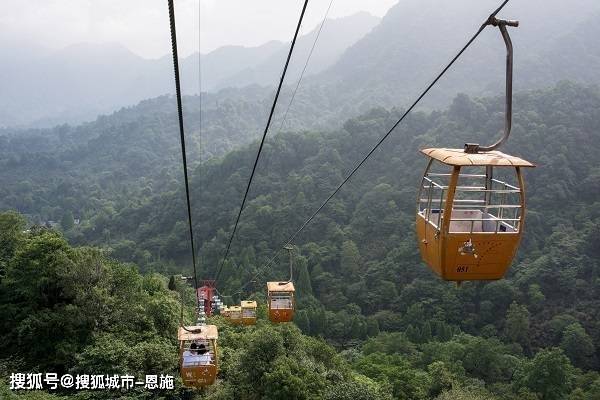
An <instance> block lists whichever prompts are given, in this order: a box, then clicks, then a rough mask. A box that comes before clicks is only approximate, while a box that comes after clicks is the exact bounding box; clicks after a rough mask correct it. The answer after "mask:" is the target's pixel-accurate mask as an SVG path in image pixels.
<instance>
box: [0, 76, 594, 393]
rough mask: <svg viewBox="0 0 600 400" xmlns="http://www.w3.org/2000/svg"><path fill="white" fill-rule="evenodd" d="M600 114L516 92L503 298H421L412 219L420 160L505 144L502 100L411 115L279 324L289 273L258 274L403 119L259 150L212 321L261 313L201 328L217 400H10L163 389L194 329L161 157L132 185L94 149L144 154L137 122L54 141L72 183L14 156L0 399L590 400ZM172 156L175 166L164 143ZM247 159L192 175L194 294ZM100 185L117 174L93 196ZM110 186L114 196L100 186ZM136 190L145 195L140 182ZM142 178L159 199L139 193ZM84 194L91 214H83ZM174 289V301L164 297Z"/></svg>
mask: <svg viewBox="0 0 600 400" xmlns="http://www.w3.org/2000/svg"><path fill="white" fill-rule="evenodd" d="M157 101H160V100H157ZM599 107H600V91H599V90H598V88H597V87H585V86H581V85H577V84H573V83H569V82H563V83H560V84H559V85H557V86H556V87H554V88H551V89H544V90H537V91H529V92H520V93H518V94H516V96H515V115H514V130H513V134H512V137H511V139H510V141H509V144H508V146H507V148H506V150H505V151H506V152H508V153H511V154H515V155H519V156H523V157H525V158H527V159H529V160H530V161H532V162H534V163H536V164H537V165H538V168H536V169H535V170H533V171H530V172H528V173H527V175H526V180H527V203H528V212H527V221H526V235H525V238H524V240H523V243H522V246H521V249H520V251H519V253H518V257H517V260H515V262H514V263H513V267H512V269H511V271H510V273H509V276H508V278H507V279H505V280H501V281H497V282H489V283H465V284H463V285H462V286H461V287H455V286H454V285H451V284H448V283H444V282H441V281H439V280H438V279H437V278H435V277H434V276H433V275H432V273H431V272H430V271H429V270H427V269H426V268H425V267H424V266H423V264H422V263H421V262H420V259H419V255H418V249H417V246H416V244H415V234H414V209H415V197H416V186H417V185H418V181H419V179H420V175H421V174H422V170H423V169H424V167H425V159H424V157H423V156H421V155H419V154H418V152H417V150H418V149H419V148H423V147H427V146H432V145H434V146H450V147H461V146H462V144H463V143H464V142H471V141H480V142H481V143H487V142H489V141H491V140H492V139H493V138H494V137H495V135H497V134H498V132H499V131H500V130H501V128H502V124H503V113H502V109H503V98H501V97H495V98H470V97H468V96H466V95H459V96H457V97H456V98H455V99H454V100H453V102H452V104H451V105H450V107H449V108H448V109H447V110H445V111H433V112H424V111H422V112H418V113H415V114H412V115H411V116H410V117H409V118H408V119H407V120H406V121H405V122H406V123H405V124H403V125H401V126H400V127H399V128H398V130H397V131H396V132H395V133H394V134H393V136H391V137H390V139H389V141H388V142H387V143H386V145H385V146H384V147H383V148H382V149H380V150H379V151H378V152H377V153H376V154H375V157H373V158H372V159H371V160H369V162H368V163H367V164H366V165H365V167H364V168H363V169H361V171H360V172H359V173H358V174H357V175H356V176H355V177H354V178H353V179H352V181H351V182H350V183H349V185H348V186H347V187H345V188H344V189H343V190H342V191H341V192H340V193H339V195H338V196H336V197H335V198H334V200H333V201H332V203H331V204H330V205H329V206H328V207H327V208H326V209H325V210H324V212H323V213H321V214H319V216H318V217H317V218H316V219H315V221H314V222H313V223H312V224H311V225H309V227H308V228H307V229H306V230H305V231H304V232H303V233H302V235H301V236H300V237H299V238H298V240H297V241H296V242H295V244H296V246H297V247H296V249H297V251H296V253H295V255H294V265H295V276H296V287H297V290H298V312H297V315H296V317H295V321H294V324H293V325H290V326H273V325H271V324H269V323H267V322H265V310H264V301H265V294H264V288H263V286H264V281H265V280H267V279H283V278H284V277H285V276H286V274H287V272H286V269H287V260H286V259H278V260H277V262H276V263H275V265H274V266H273V268H271V269H268V270H266V269H263V266H264V264H265V262H266V261H267V259H268V258H269V257H270V256H271V255H272V254H273V251H275V250H276V249H277V247H278V246H279V245H280V244H281V243H282V241H283V240H284V239H285V238H287V236H288V235H289V234H290V233H292V232H293V231H294V230H295V229H296V228H297V227H298V226H299V225H300V224H301V223H302V222H303V221H304V220H305V219H306V217H307V216H309V215H310V214H311V213H312V211H313V210H314V209H315V207H316V206H318V205H319V204H320V203H321V201H322V200H323V199H324V198H325V197H326V196H327V195H328V194H329V193H330V191H331V190H332V189H333V188H335V186H336V185H337V184H338V183H339V182H340V181H341V179H342V178H343V176H344V175H345V174H346V173H347V172H348V171H349V170H350V169H351V168H352V166H353V165H354V164H355V163H356V162H357V161H358V160H360V158H361V156H362V155H363V153H364V151H365V149H366V148H368V147H370V145H372V143H374V142H375V141H376V140H377V139H378V138H379V137H380V135H382V134H383V133H384V132H385V131H386V130H387V129H388V128H389V126H391V124H393V122H394V121H395V120H396V118H397V116H398V115H399V114H400V113H401V111H402V110H399V109H393V110H385V109H381V108H379V109H373V110H371V111H370V112H368V113H366V114H363V115H361V116H359V117H356V118H353V119H350V120H348V121H346V122H345V123H344V125H343V127H342V128H340V129H337V130H335V131H324V132H319V131H300V132H293V131H288V132H284V133H281V134H278V135H275V136H273V137H270V138H269V140H268V142H267V145H266V148H265V153H264V157H263V159H262V161H261V163H260V164H259V173H258V176H257V178H256V180H255V185H254V186H253V188H252V190H251V194H250V201H249V203H248V206H247V209H246V210H245V211H244V214H243V218H242V222H241V225H240V229H239V233H238V235H237V237H236V240H235V242H234V246H233V248H232V250H233V251H232V257H231V258H230V260H229V261H228V262H227V263H226V264H225V268H224V271H223V275H222V279H221V282H220V283H219V290H220V292H222V294H224V295H225V297H224V300H225V302H226V303H229V304H232V303H234V302H237V301H239V300H240V299H242V298H253V299H256V300H258V301H259V304H261V311H260V315H261V318H260V320H261V322H260V323H259V324H258V325H257V326H256V327H246V328H243V327H231V326H229V325H228V324H227V323H226V322H225V321H224V320H221V319H220V317H216V318H215V321H216V323H217V324H218V326H219V328H220V330H221V338H220V341H219V343H220V345H221V346H222V368H221V373H220V376H219V381H218V383H217V385H215V386H214V387H212V388H210V389H209V390H207V391H206V392H203V393H193V392H190V391H186V390H185V389H183V388H181V387H180V386H179V384H177V387H176V389H175V390H174V391H162V392H156V393H149V392H147V391H142V390H138V391H135V392H129V393H125V392H121V393H110V392H87V391H82V392H77V393H75V392H68V391H67V392H59V393H53V394H44V393H41V392H36V393H16V394H15V393H11V392H10V391H9V390H8V386H7V385H8V380H7V378H5V377H8V376H9V375H10V373H12V372H15V371H18V372H36V371H42V370H44V371H55V372H58V373H92V372H96V371H101V372H102V373H107V374H110V373H115V372H117V371H119V372H122V371H127V372H129V373H132V374H138V375H139V374H149V373H157V372H159V373H171V374H174V375H177V343H176V342H175V340H174V339H175V336H174V335H175V330H176V327H177V325H178V323H179V312H180V310H181V308H182V307H183V309H184V314H185V318H186V319H187V320H189V321H191V319H192V318H193V317H192V314H193V308H192V307H193V293H192V290H191V288H190V286H189V285H186V284H185V283H183V281H181V280H180V279H178V277H179V275H181V274H183V275H189V274H190V269H191V266H190V257H189V254H190V253H189V242H188V241H187V227H186V224H185V207H184V197H183V192H182V187H181V177H180V176H178V174H177V170H175V169H169V168H167V171H165V172H164V175H163V176H161V175H160V174H158V173H157V169H156V168H154V167H155V166H154V165H153V164H155V163H157V162H158V160H161V157H162V155H163V154H164V153H163V152H162V150H164V148H165V143H164V142H160V141H155V140H148V141H147V142H144V143H143V145H144V146H146V147H145V151H146V152H147V158H148V161H149V163H148V164H147V168H144V167H141V168H140V169H139V170H136V169H133V168H132V167H133V166H134V165H135V162H132V163H131V164H127V160H128V156H125V155H120V153H118V152H115V149H116V148H117V147H118V142H117V143H112V140H114V139H115V138H116V137H119V138H121V140H122V141H123V142H122V143H128V142H131V143H133V142H135V141H136V140H138V138H140V137H145V136H144V135H147V134H148V133H147V132H152V130H153V129H154V128H153V125H152V124H153V122H152V121H153V120H152V118H137V119H135V120H133V121H131V123H130V124H129V125H128V126H129V128H128V129H123V130H122V131H121V133H120V134H118V135H115V136H112V137H111V138H110V140H108V138H106V139H104V140H98V139H97V138H96V133H94V132H91V131H89V130H88V129H90V128H92V127H94V126H95V125H83V126H81V127H78V128H74V130H70V129H71V128H69V129H68V130H69V131H70V133H68V134H67V135H66V136H65V137H66V138H69V137H70V138H71V139H60V138H59V141H57V142H55V143H54V144H52V146H55V147H52V148H51V150H50V151H48V153H52V152H58V153H59V154H68V152H69V151H72V149H73V147H71V146H73V145H72V144H69V142H68V141H69V140H73V141H75V140H77V141H80V142H79V143H82V145H84V144H85V146H88V148H89V152H88V153H87V154H86V157H83V158H81V159H80V160H78V161H77V162H78V164H77V165H78V168H77V171H76V175H71V176H70V175H69V174H70V172H69V173H65V172H63V173H61V170H62V171H66V170H68V169H67V168H66V167H67V166H68V165H70V164H68V163H69V162H72V160H69V159H63V158H59V159H57V160H56V161H55V162H56V163H57V164H56V166H55V168H48V169H47V170H45V169H44V168H39V167H37V168H36V167H35V163H32V162H29V161H27V157H23V161H20V164H14V163H11V162H9V160H8V159H7V158H6V157H4V156H3V162H4V163H5V164H4V165H5V166H6V167H7V169H5V170H4V171H5V172H3V174H2V179H3V180H4V182H6V183H7V184H6V185H5V186H4V188H3V189H2V190H4V192H3V196H2V197H0V198H1V199H2V201H3V202H4V203H3V205H2V208H3V209H11V208H15V206H14V205H13V204H28V205H27V207H29V208H27V210H28V211H29V213H28V214H30V215H29V216H28V218H29V221H28V220H27V219H26V218H24V217H23V216H22V215H19V214H18V213H15V212H12V211H11V212H5V213H2V214H1V215H0V228H1V229H0V243H1V246H0V249H1V251H0V276H1V281H0V317H1V318H0V321H2V322H1V323H0V339H1V340H0V355H2V356H1V357H0V371H2V377H3V378H2V379H0V394H2V395H3V396H4V397H6V398H8V399H11V400H12V399H13V398H15V399H18V398H21V397H22V398H31V399H54V398H61V397H64V396H69V397H73V398H80V399H104V398H106V399H108V398H111V399H112V398H123V399H144V398H164V399H171V398H173V399H175V398H181V397H182V396H184V397H185V396H196V397H198V398H211V399H258V398H265V399H288V398H297V399H304V398H307V399H308V398H322V399H357V398H358V399H361V398H364V399H391V398H399V399H439V400H446V399H502V400H509V399H539V400H546V399H585V400H588V399H597V398H598V395H599V393H600V374H599V373H598V370H599V367H600V359H599V355H600V354H599V353H598V348H600V347H599V346H600V326H599V325H598V321H600V318H599V317H600V316H599V315H598V312H599V311H598V310H600V304H599V300H598V299H599V297H598V294H599V291H600V277H599V276H598V273H599V271H600V254H599V253H598V250H597V249H596V246H595V242H596V241H597V239H598V238H599V237H600V230H599V228H598V227H599V226H600V224H599V223H600V214H599V213H598V211H597V208H598V207H597V205H598V199H599V196H598V195H599V194H600V193H598V187H600V180H599V179H600V171H599V170H598V166H597V156H596V155H597V154H598V151H599V150H600V149H598V145H599V143H600V140H598V139H599V138H598V134H599V132H600V129H599V128H600V118H599V115H598V113H597V112H595V111H596V110H597V109H598V108H599ZM56 129H57V130H58V129H60V128H56ZM108 131H109V129H107V132H108ZM74 132H77V135H74V134H73V133H74ZM58 134H59V132H58V131H57V135H58ZM86 137H88V138H89V141H87V142H86V139H85V138H86ZM158 137H161V135H159V136H158ZM158 137H157V139H158ZM60 140H66V142H60ZM111 143H112V144H111ZM9 145H10V146H13V144H10V142H9ZM102 146H106V147H107V148H106V149H104V150H102ZM170 146H171V147H170V148H171V151H172V157H173V159H172V162H173V163H175V156H176V152H175V151H176V147H175V146H176V142H174V144H170ZM255 149H256V143H254V144H251V145H249V146H246V147H242V148H240V149H238V150H235V151H232V152H229V153H227V154H226V155H224V156H222V157H214V158H212V159H211V160H207V161H204V162H202V163H198V164H197V166H196V167H195V168H194V170H193V173H192V182H191V187H192V204H193V211H194V214H193V219H194V223H195V226H194V228H195V229H196V232H197V234H198V247H199V249H200V250H199V255H200V260H201V276H211V275H213V274H214V273H215V268H216V266H217V265H218V262H219V261H220V256H221V255H222V251H223V249H224V246H225V245H226V239H227V237H228V236H227V235H228V233H229V232H230V229H231V227H232V223H233V221H234V217H235V213H236V211H237V208H236V207H238V206H239V199H240V197H241V195H242V191H243V190H244V185H245V183H246V178H247V176H248V174H249V172H250V170H249V168H250V166H251V161H252V158H253V156H254V152H255ZM12 150H17V151H12V153H13V154H14V155H16V156H17V157H19V156H20V154H22V155H25V154H28V150H27V149H26V148H25V149H22V150H20V153H19V151H18V149H16V148H15V147H12ZM94 150H97V151H94ZM38 151H39V153H37V154H38V155H41V154H44V152H43V149H39V150H38ZM63 152H64V153H63ZM4 154H7V153H4ZM132 156H133V153H132ZM119 160H123V161H122V162H125V164H124V165H121V166H120V165H119V162H121V161H119ZM26 165H29V166H30V168H31V169H29V170H22V171H28V174H29V175H28V179H29V181H30V182H29V186H26V185H22V187H20V188H19V186H18V185H19V184H20V182H19V180H18V179H17V178H15V177H14V176H12V177H11V174H10V171H11V168H14V169H12V171H13V172H14V171H19V168H23V166H26ZM98 168H107V171H108V170H109V169H110V170H111V171H112V172H111V173H112V174H115V175H109V176H110V178H106V177H105V180H104V181H103V180H102V179H103V178H102V177H101V176H98V175H97V174H94V171H96V170H98ZM159 171H160V170H159ZM119 172H121V173H122V174H123V175H122V180H123V182H119V181H117V182H114V179H115V177H116V176H117V175H116V174H118V173H119ZM45 174H46V175H45ZM48 174H50V176H52V177H53V178H52V179H45V177H46V176H48ZM136 174H146V175H147V179H145V180H141V181H140V180H138V181H136V179H135V177H136ZM160 179H164V180H165V182H168V184H165V185H164V186H163V187H160V188H159V190H155V189H154V187H153V186H154V185H155V184H157V183H158V182H161V181H160ZM33 182H35V184H32V183H33ZM111 182H114V183H111ZM129 184H131V190H126V188H127V185H129ZM92 187H97V190H96V191H94V192H93V193H94V196H95V197H96V198H90V196H89V193H88V194H86V190H88V191H89V189H90V188H92ZM44 207H46V208H44ZM49 209H51V210H50V211H48V210H49ZM45 212H51V215H50V214H48V215H49V216H50V217H51V218H53V219H55V220H56V221H57V222H58V223H59V224H58V226H57V227H56V228H54V229H48V228H46V227H40V226H37V225H35V224H34V225H32V222H40V221H45V220H46V219H48V218H49V217H48V216H47V215H44V213H45ZM75 219H77V220H79V221H78V222H79V223H75ZM59 231H61V232H62V233H60V232H59ZM89 246H94V247H89ZM171 275H174V276H175V279H174V280H173V281H174V282H176V283H177V284H176V285H175V286H176V287H172V289H174V290H170V289H168V288H167V281H168V279H169V276H171ZM252 280H255V281H256V282H254V283H253V282H251V281H252ZM242 287H243V290H241V291H240V288H242ZM236 292H240V293H239V294H238V293H236ZM228 295H233V297H227V296H228ZM40 338H43V340H40ZM117 396H121V397H117Z"/></svg>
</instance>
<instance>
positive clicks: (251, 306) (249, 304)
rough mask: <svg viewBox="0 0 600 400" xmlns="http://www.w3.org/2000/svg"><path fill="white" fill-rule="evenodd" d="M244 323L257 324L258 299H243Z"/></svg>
mask: <svg viewBox="0 0 600 400" xmlns="http://www.w3.org/2000/svg"><path fill="white" fill-rule="evenodd" d="M241 307H242V324H244V325H254V324H256V307H257V305H256V301H250V300H242V302H241Z"/></svg>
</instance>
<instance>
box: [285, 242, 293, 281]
mask: <svg viewBox="0 0 600 400" xmlns="http://www.w3.org/2000/svg"><path fill="white" fill-rule="evenodd" d="M283 248H284V249H286V250H287V251H288V253H289V254H290V279H289V280H288V281H287V282H286V283H289V282H291V281H292V280H293V278H294V268H293V263H292V259H293V254H292V252H293V251H294V246H293V245H292V244H290V243H288V244H286V245H285V246H283Z"/></svg>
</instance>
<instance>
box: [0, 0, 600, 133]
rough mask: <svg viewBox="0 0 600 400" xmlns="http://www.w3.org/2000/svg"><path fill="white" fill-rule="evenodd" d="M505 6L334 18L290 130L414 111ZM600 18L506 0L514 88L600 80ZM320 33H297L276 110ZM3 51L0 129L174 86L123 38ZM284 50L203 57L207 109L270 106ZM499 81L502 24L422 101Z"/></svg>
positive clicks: (596, 8)
mask: <svg viewBox="0 0 600 400" xmlns="http://www.w3.org/2000/svg"><path fill="white" fill-rule="evenodd" d="M497 3H498V2H497V1H495V0H482V1H477V2H474V1H472V0H458V1H453V2H440V1H439V0H418V1H417V0H403V1H401V2H399V3H398V4H397V5H396V6H394V7H393V8H392V9H390V11H389V12H388V14H387V15H386V16H385V17H384V18H383V19H381V20H380V19H379V18H376V17H373V16H370V15H368V14H366V13H359V14H356V15H353V16H349V17H346V18H341V19H337V20H330V21H328V22H327V23H326V24H325V27H324V29H323V32H322V35H321V37H320V39H319V42H318V44H317V47H316V49H315V52H314V54H313V57H312V59H311V62H310V65H309V68H308V70H307V75H306V77H305V80H304V81H303V83H302V87H301V89H300V91H299V92H298V94H297V97H296V100H295V101H294V104H293V107H292V109H291V111H290V113H289V115H288V120H289V125H286V127H287V128H292V129H300V128H315V127H317V128H330V127H332V126H338V125H339V124H340V121H343V120H345V119H347V118H350V117H353V116H355V115H358V114H361V113H364V112H366V111H368V110H369V109H370V108H372V107H376V106H383V107H386V108H389V107H394V106H398V107H402V106H406V105H407V104H408V103H409V102H410V101H411V100H412V99H414V98H415V97H416V95H417V94H418V93H419V90H420V89H421V88H423V87H425V86H426V84H428V83H429V82H430V80H431V79H432V78H433V77H434V76H435V75H436V74H437V72H438V71H440V70H441V68H442V67H443V66H444V65H445V64H446V63H447V62H448V61H449V60H450V59H451V57H452V56H453V55H454V54H455V53H456V52H457V51H458V49H459V48H460V46H462V44H463V43H465V41H466V40H467V39H468V38H469V37H470V36H471V35H472V34H473V33H474V32H475V31H476V29H477V27H478V26H479V24H480V23H481V22H482V21H483V20H485V18H486V16H487V15H488V13H489V12H490V10H493V9H494V8H495V7H497V5H498V4H497ZM598 16H600V3H599V2H597V1H594V0H573V1H571V2H570V3H569V4H568V5H567V4H565V3H564V2H561V1H558V0H530V1H514V2H511V3H509V5H508V6H507V7H506V8H505V9H504V10H503V12H502V13H501V15H500V17H505V18H515V19H519V20H520V21H521V26H520V27H519V28H513V29H511V35H512V37H513V42H514V45H515V90H517V91H518V90H524V89H530V88H541V87H547V86H549V85H553V84H554V83H556V82H557V81H560V80H564V79H569V80H573V81H576V82H582V83H587V84H590V83H599V82H600V48H599V46H597V45H596V38H598V37H600V27H599V25H598V24H597V23H596V21H597V17H598ZM317 28H318V27H317ZM317 28H315V29H313V31H311V32H310V33H309V34H307V35H305V36H303V37H301V38H300V39H299V42H298V44H297V48H296V52H295V53H294V57H293V59H292V62H291V65H290V69H289V72H288V76H287V78H286V85H287V87H286V88H284V92H283V97H282V98H281V102H280V107H279V111H280V112H282V111H281V109H284V106H281V104H284V105H285V104H287V102H288V101H289V96H290V94H291V89H292V88H293V86H294V85H295V82H296V80H297V78H298V76H299V73H300V71H301V69H302V67H303V66H304V62H305V59H306V56H307V54H308V51H309V50H310V47H311V46H312V43H313V40H314V35H316V30H317ZM2 47H3V48H4V54H5V55H7V56H8V57H7V58H8V59H10V60H11V62H9V63H2V64H0V85H1V86H2V88H3V90H2V92H1V93H0V127H1V126H22V127H31V126H52V125H55V124H58V123H63V122H68V123H78V122H80V121H83V120H93V119H94V118H95V117H96V116H97V115H98V114H101V113H110V112H112V111H113V110H116V109H118V108H120V107H122V106H129V105H133V104H136V103H137V102H139V101H141V100H143V99H146V98H151V97H156V96H159V95H162V94H166V93H171V92H172V91H173V89H172V87H173V82H172V72H171V71H172V66H171V58H170V56H168V55H167V56H164V57H163V58H161V59H158V60H145V59H142V58H140V57H138V56H136V55H134V54H132V53H131V52H129V51H128V50H126V49H125V48H123V47H121V46H119V45H117V44H112V45H78V46H71V47H69V48H66V49H63V50H61V51H59V52H54V53H47V52H44V51H43V50H40V49H35V50H34V49H32V50H31V51H29V50H28V49H27V48H15V47H14V46H12V49H11V48H10V47H8V48H7V46H2ZM287 50H288V44H286V43H281V42H275V41H273V42H269V43H266V44H264V45H262V46H259V47H254V48H244V47H239V46H227V47H223V48H220V49H217V50H215V51H213V52H211V53H209V54H206V55H203V56H202V88H203V91H205V92H206V91H207V92H210V94H207V95H206V96H203V99H204V100H203V108H204V109H207V110H209V111H208V112H210V110H213V111H214V110H219V109H220V108H221V107H222V103H223V102H224V101H226V102H230V103H232V104H239V105H241V107H242V108H243V107H247V108H248V107H249V109H251V110H253V112H256V110H262V109H266V108H267V107H268V103H269V102H270V101H271V99H272V94H273V92H272V90H273V87H274V85H275V84H276V83H277V80H278V77H279V74H280V73H281V68H282V65H283V62H284V60H285V56H286V53H287ZM42 65H43V68H41V67H40V66H42ZM181 68H182V76H183V85H184V93H187V94H192V93H197V92H198V87H199V84H198V54H195V55H192V56H190V57H188V58H186V59H184V60H182V63H181ZM503 81H504V45H503V43H502V39H501V37H500V34H499V33H498V31H497V29H495V28H488V29H486V30H485V31H484V33H483V34H482V35H481V36H480V37H479V39H478V40H477V41H476V42H475V43H474V44H473V46H472V47H471V48H470V49H469V50H468V51H467V52H466V53H465V54H464V56H463V57H462V59H461V60H459V62H458V63H457V64H456V65H455V66H454V67H453V68H452V69H451V70H450V71H449V73H448V74H447V75H446V76H445V77H444V79H443V80H442V81H440V82H439V85H438V86H436V87H435V88H434V89H433V90H432V91H431V93H430V94H429V95H428V96H427V97H426V99H425V102H424V104H423V105H424V106H425V107H427V108H439V107H445V106H446V104H447V103H448V101H449V100H450V99H452V98H453V96H455V95H456V93H459V92H464V93H468V94H471V95H476V96H489V95H496V94H501V93H502V91H503ZM255 85H259V86H261V87H257V86H255ZM249 103H251V104H249ZM239 117H240V118H243V115H240V116H239ZM255 117H256V115H252V116H249V118H255ZM265 118H266V115H265ZM250 136H251V135H250Z"/></svg>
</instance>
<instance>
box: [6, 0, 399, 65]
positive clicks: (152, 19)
mask: <svg viewBox="0 0 600 400" xmlns="http://www.w3.org/2000/svg"><path fill="white" fill-rule="evenodd" d="M329 1H330V0H310V1H309V5H308V9H307V12H306V16H305V23H304V24H303V29H302V32H303V33H305V32H307V31H309V30H311V29H313V28H314V27H315V26H316V25H317V24H319V23H320V21H321V19H322V17H323V15H324V13H325V10H326V9H327V6H328V5H329ZM397 2H398V0H368V1H366V0H334V1H333V6H332V8H331V11H330V14H329V16H330V17H332V18H338V17H342V16H347V15H350V14H354V13H356V12H358V11H367V12H369V13H371V14H373V15H377V16H383V15H384V14H385V13H386V11H387V10H388V9H389V8H390V7H391V6H393V5H394V4H395V3H397ZM302 4H303V1H302V0H175V8H176V19H177V29H178V41H179V48H180V53H181V55H183V56H185V55H188V54H190V53H192V52H194V51H197V50H198V25H199V24H198V11H199V9H198V8H199V5H200V6H201V21H202V24H201V27H202V32H201V43H202V53H207V52H209V51H211V50H214V49H215V48H217V47H219V46H222V45H226V44H236V45H245V46H256V45H259V44H262V43H264V42H266V41H269V40H272V39H277V40H282V41H289V40H290V39H291V37H292V35H293V31H294V29H295V25H296V23H297V20H298V17H299V15H300V10H301V8H302ZM2 6H3V7H2V12H1V13H0V37H1V38H2V40H3V41H4V40H8V41H12V42H20V41H21V40H24V41H27V42H30V43H34V44H38V45H42V46H44V47H47V48H51V49H56V48H62V47H65V46H68V45H70V44H74V43H81V42H92V43H104V42H118V43H121V44H123V45H124V46H126V47H127V48H129V49H130V50H131V51H133V52H134V53H136V54H139V55H141V56H143V57H147V58H156V57H160V56H163V55H165V54H167V53H168V52H169V51H170V49H169V31H168V30H169V26H168V9H167V0H3V1H2Z"/></svg>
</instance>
